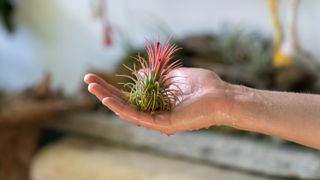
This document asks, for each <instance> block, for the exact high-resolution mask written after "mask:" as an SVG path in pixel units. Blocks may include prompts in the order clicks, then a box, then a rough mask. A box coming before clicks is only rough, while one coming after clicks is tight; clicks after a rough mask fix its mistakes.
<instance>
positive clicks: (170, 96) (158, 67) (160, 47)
mask: <svg viewBox="0 0 320 180" xmlns="http://www.w3.org/2000/svg"><path fill="white" fill-rule="evenodd" d="M180 49H181V48H178V46H177V45H175V44H172V45H171V44H170V42H169V40H168V41H166V42H165V43H164V44H161V43H160V38H158V40H157V41H154V42H153V43H150V42H149V41H148V39H146V52H147V57H146V58H145V57H142V56H140V54H138V55H137V56H136V57H133V59H134V60H136V61H137V62H138V63H139V65H140V67H141V68H139V69H137V68H136V65H135V64H133V67H128V66H126V65H124V67H126V68H127V69H128V70H129V71H130V73H131V75H119V76H124V77H127V78H129V79H130V80H131V82H127V83H122V84H123V85H124V87H127V88H129V91H128V92H127V94H128V95H129V99H128V101H129V103H131V104H133V105H135V106H136V107H137V108H138V109H139V110H140V111H145V112H152V113H153V112H161V111H170V110H171V109H172V108H173V106H174V105H175V104H176V103H177V101H179V94H180V93H181V90H180V89H179V86H177V83H178V82H177V81H176V80H175V79H176V78H175V77H173V76H170V73H171V72H172V71H173V70H175V69H177V68H179V67H181V66H182V63H181V61H180V60H174V53H175V52H177V51H178V50H180Z"/></svg>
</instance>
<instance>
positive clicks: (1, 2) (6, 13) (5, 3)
mask: <svg viewBox="0 0 320 180" xmlns="http://www.w3.org/2000/svg"><path fill="white" fill-rule="evenodd" d="M14 9H15V7H14V4H13V2H12V1H11V0H0V16H1V21H2V23H3V25H4V27H5V28H6V30H7V31H8V32H13V31H14V22H13V16H14Z"/></svg>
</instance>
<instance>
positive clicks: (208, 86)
mask: <svg viewBox="0 0 320 180" xmlns="http://www.w3.org/2000/svg"><path fill="white" fill-rule="evenodd" d="M170 76H172V77H174V80H175V81H176V82H177V84H176V85H177V86H179V88H180V89H181V91H182V95H181V97H179V99H180V101H179V102H178V103H177V104H176V105H175V106H174V107H173V109H172V111H170V112H159V113H154V114H151V113H148V112H141V111H138V110H137V109H136V107H135V106H133V105H131V104H129V103H128V102H127V96H126V95H125V94H124V93H123V92H121V91H120V90H118V89H117V88H115V87H113V86H112V85H110V84H108V83H107V82H105V81H104V80H102V79H101V78H100V77H98V76H97V75H94V74H87V75H86V76H85V77H84V81H85V82H86V83H87V84H88V90H89V92H91V93H92V94H94V95H95V96H96V97H97V98H98V99H99V100H100V101H102V103H103V104H104V105H105V106H107V107H108V108H109V109H111V110H112V111H113V112H115V113H116V114H117V115H118V116H120V118H122V119H124V120H127V121H129V122H132V123H135V124H137V125H139V126H144V127H146V128H150V129H154V130H157V131H160V132H161V133H164V134H167V135H171V134H174V133H176V132H179V131H186V130H190V131H191V130H195V129H201V128H208V127H210V126H212V125H217V124H224V121H225V119H227V118H228V116H229V112H230V108H231V105H232V103H231V101H230V98H228V96H227V93H226V88H228V87H229V86H228V84H227V83H225V82H224V81H222V80H221V79H220V78H219V77H218V76H217V75H216V74H215V73H214V72H212V71H209V70H205V69H198V68H179V69H176V70H173V71H172V72H171V73H170Z"/></svg>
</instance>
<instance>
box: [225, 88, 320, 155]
mask: <svg viewBox="0 0 320 180" xmlns="http://www.w3.org/2000/svg"><path fill="white" fill-rule="evenodd" d="M228 91H229V92H228V94H229V97H230V98H231V99H232V102H233V106H232V108H231V110H230V115H231V116H230V118H229V119H228V120H227V121H226V123H227V125H229V126H232V127H235V128H238V129H242V130H248V131H254V132H259V133H263V134H268V135H273V136H278V137H281V138H283V139H287V140H289V141H294V142H297V143H300V144H304V145H306V146H310V147H314V148H318V149H320V96H319V95H312V94H298V93H287V92H275V91H264V90H256V89H251V88H247V87H243V86H231V88H230V89H229V90H228Z"/></svg>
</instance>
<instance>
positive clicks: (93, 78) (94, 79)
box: [83, 73, 127, 100]
mask: <svg viewBox="0 0 320 180" xmlns="http://www.w3.org/2000/svg"><path fill="white" fill-rule="evenodd" d="M83 80H84V82H85V83H87V84H91V83H97V84H99V85H101V86H103V87H104V88H106V89H108V90H109V91H110V92H111V93H113V94H115V95H116V96H118V97H120V98H122V99H124V100H127V96H126V95H125V94H124V93H122V92H121V91H120V90H119V89H117V88H116V87H114V86H112V85H111V84H109V83H107V82H106V81H105V80H103V79H102V78H100V77H99V76H97V75H95V74H92V73H88V74H86V75H85V76H84V79H83Z"/></svg>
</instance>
